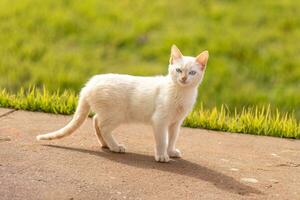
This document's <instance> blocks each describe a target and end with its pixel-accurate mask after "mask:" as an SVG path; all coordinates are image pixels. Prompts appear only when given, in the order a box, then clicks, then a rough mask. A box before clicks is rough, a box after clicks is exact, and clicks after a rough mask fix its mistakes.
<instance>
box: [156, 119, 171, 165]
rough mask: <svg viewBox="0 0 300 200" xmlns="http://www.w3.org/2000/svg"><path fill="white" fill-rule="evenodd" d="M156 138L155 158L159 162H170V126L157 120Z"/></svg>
mask: <svg viewBox="0 0 300 200" xmlns="http://www.w3.org/2000/svg"><path fill="white" fill-rule="evenodd" d="M153 130H154V138H155V143H156V146H155V160H156V161H157V162H169V160H170V158H169V155H168V153H167V147H168V133H167V132H168V127H167V125H166V124H164V123H161V122H157V123H154V124H153Z"/></svg>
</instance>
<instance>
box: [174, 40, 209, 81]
mask: <svg viewBox="0 0 300 200" xmlns="http://www.w3.org/2000/svg"><path fill="white" fill-rule="evenodd" d="M207 60H208V51H203V52H202V53H200V54H199V55H198V56H196V57H190V56H183V55H182V53H181V52H180V50H179V49H178V48H177V47H176V46H175V45H173V46H172V48H171V57H170V64H169V75H170V76H171V78H172V80H173V81H174V83H175V84H178V85H179V86H181V87H188V86H197V85H198V84H200V83H201V81H202V78H203V76H204V72H205V68H206V64H207Z"/></svg>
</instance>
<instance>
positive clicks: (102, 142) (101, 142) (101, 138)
mask: <svg viewBox="0 0 300 200" xmlns="http://www.w3.org/2000/svg"><path fill="white" fill-rule="evenodd" d="M93 126H94V129H95V134H96V136H97V139H98V142H99V143H100V144H101V145H102V148H108V145H107V144H106V142H105V141H104V139H103V137H102V135H101V131H100V128H99V122H98V116H97V115H95V116H94V117H93Z"/></svg>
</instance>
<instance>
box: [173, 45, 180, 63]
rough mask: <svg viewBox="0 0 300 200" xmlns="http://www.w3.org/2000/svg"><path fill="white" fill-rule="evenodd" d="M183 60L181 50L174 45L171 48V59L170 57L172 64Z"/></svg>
mask: <svg viewBox="0 0 300 200" xmlns="http://www.w3.org/2000/svg"><path fill="white" fill-rule="evenodd" d="M181 58H182V53H181V52H180V50H179V49H178V48H177V47H176V45H175V44H173V45H172V48H171V57H170V64H174V62H175V61H176V60H179V59H181Z"/></svg>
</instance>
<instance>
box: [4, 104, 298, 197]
mask: <svg viewBox="0 0 300 200" xmlns="http://www.w3.org/2000/svg"><path fill="white" fill-rule="evenodd" d="M70 119H71V117H70V116H61V115H53V114H44V113H32V112H25V111H14V110H10V109H0V194H1V195H0V199H1V200H2V199H7V200H11V199H43V200H44V199H69V200H71V199H74V200H75V199H222V200H223V199H272V200H274V199H300V140H288V139H280V138H272V137H263V136H252V135H242V134H231V133H223V132H214V131H207V130H200V129H189V128H183V129H182V131H181V136H180V138H179V143H178V148H179V149H181V151H182V153H183V158H182V159H176V160H172V161H171V162H170V163H167V164H164V163H156V162H155V161H154V158H153V145H154V140H153V136H152V133H151V127H149V126H145V125H130V126H129V125H124V126H121V127H119V128H118V129H117V130H116V131H115V132H116V134H115V135H116V137H117V138H118V140H119V141H120V142H121V143H123V144H125V145H126V147H127V152H128V153H126V154H116V153H111V152H108V151H107V150H105V149H101V148H100V146H99V145H98V143H97V140H96V137H95V135H94V132H93V129H92V122H91V119H88V120H87V121H86V122H85V124H84V125H83V126H82V127H81V128H80V129H79V130H77V131H76V133H74V134H73V135H71V136H69V137H67V138H64V139H61V140H53V141H51V142H47V141H45V142H38V141H36V140H35V136H36V135H38V134H40V133H46V132H48V131H53V130H56V129H58V128H60V127H63V126H64V125H65V124H66V123H67V122H68V121H69V120H70Z"/></svg>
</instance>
